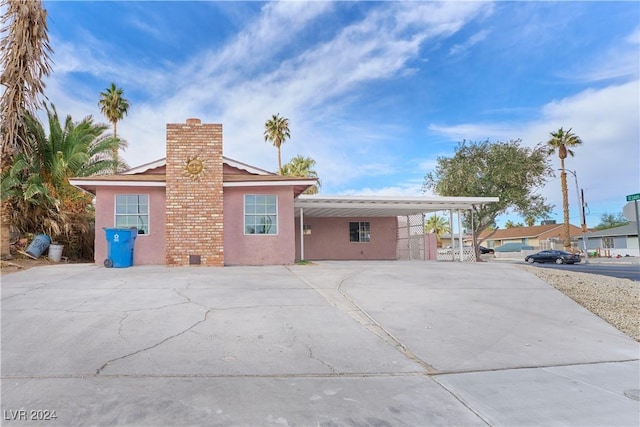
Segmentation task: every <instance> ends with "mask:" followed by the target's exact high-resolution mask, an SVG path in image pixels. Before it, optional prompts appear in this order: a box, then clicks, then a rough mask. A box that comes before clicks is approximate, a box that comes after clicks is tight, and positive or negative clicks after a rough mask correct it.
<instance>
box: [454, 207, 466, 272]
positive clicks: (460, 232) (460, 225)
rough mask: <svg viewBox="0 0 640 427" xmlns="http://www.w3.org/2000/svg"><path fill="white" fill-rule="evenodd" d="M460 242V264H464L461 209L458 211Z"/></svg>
mask: <svg viewBox="0 0 640 427" xmlns="http://www.w3.org/2000/svg"><path fill="white" fill-rule="evenodd" d="M456 212H458V242H459V243H460V246H459V247H460V262H464V251H463V247H462V214H461V213H460V209H458V210H457V211H456Z"/></svg>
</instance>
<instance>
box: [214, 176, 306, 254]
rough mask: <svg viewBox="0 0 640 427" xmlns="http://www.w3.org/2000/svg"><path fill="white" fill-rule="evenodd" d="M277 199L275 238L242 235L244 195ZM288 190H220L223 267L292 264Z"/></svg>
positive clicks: (229, 188)
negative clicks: (222, 194)
mask: <svg viewBox="0 0 640 427" xmlns="http://www.w3.org/2000/svg"><path fill="white" fill-rule="evenodd" d="M245 194H275V195H276V196H277V197H278V234H276V235H265V234H247V235H245V234H244V195H245ZM293 213H294V211H293V188H292V187H269V188H267V187H242V188H239V187H226V188H224V263H225V265H278V264H291V263H293V262H294V261H295V247H294V218H293Z"/></svg>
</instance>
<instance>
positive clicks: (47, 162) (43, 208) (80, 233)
mask: <svg viewBox="0 0 640 427" xmlns="http://www.w3.org/2000/svg"><path fill="white" fill-rule="evenodd" d="M45 107H46V112H47V118H48V121H49V123H48V124H49V126H48V132H47V131H45V126H43V124H42V123H40V121H39V120H38V119H37V118H36V117H34V116H32V115H31V114H30V113H26V116H25V123H26V130H27V142H28V146H27V149H26V150H23V151H21V152H17V153H16V154H14V156H13V159H12V164H11V166H10V167H8V168H6V169H5V170H4V171H3V173H2V180H1V187H0V188H1V190H2V191H1V194H2V201H3V203H4V204H5V206H6V211H7V214H8V216H9V218H8V220H9V221H10V223H11V225H12V226H13V227H14V228H15V229H16V230H17V231H19V232H20V233H34V234H35V233H45V234H47V235H49V236H50V237H51V238H52V239H55V240H57V241H59V242H61V243H63V244H64V245H65V246H66V247H67V249H66V251H67V254H68V256H72V257H74V258H81V259H82V258H88V259H91V258H90V257H92V255H90V254H89V253H88V252H89V251H90V250H92V249H91V248H92V247H93V237H92V236H93V229H92V224H91V223H92V221H93V215H92V205H91V200H92V197H91V195H89V194H88V193H85V192H83V191H81V190H79V189H77V188H75V187H73V186H72V185H71V184H69V178H70V177H73V176H91V175H95V174H100V173H104V172H105V171H110V170H112V168H113V164H114V159H113V158H112V153H113V148H114V147H117V145H118V143H119V140H118V139H116V138H113V137H111V136H110V135H109V134H107V133H106V130H107V129H108V126H107V125H103V124H96V123H94V122H93V119H92V118H91V116H88V117H86V118H84V119H83V120H81V121H79V122H74V121H73V119H72V118H71V116H67V117H66V118H65V119H64V121H61V120H60V117H59V116H58V113H57V111H56V109H55V107H54V106H51V107H50V108H49V107H47V106H45Z"/></svg>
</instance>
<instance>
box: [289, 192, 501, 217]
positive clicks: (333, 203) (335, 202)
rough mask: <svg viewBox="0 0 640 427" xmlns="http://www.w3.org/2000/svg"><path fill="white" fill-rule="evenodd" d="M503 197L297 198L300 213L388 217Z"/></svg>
mask: <svg viewBox="0 0 640 427" xmlns="http://www.w3.org/2000/svg"><path fill="white" fill-rule="evenodd" d="M497 201H499V198H498V197H388V196H329V197H324V196H319V195H301V196H299V197H298V198H297V199H296V200H295V201H294V206H295V207H296V208H298V209H296V216H299V215H300V209H299V208H302V209H303V215H304V216H305V217H358V216H359V217H364V216H370V217H388V216H407V215H415V214H420V213H428V212H437V211H443V210H468V209H471V208H472V207H473V206H474V205H484V204H487V203H495V202H497Z"/></svg>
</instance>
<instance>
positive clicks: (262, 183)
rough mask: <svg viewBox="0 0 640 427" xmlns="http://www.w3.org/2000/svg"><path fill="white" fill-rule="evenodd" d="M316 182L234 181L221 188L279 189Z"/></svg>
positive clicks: (314, 181)
mask: <svg viewBox="0 0 640 427" xmlns="http://www.w3.org/2000/svg"><path fill="white" fill-rule="evenodd" d="M315 183H316V180H312V181H311V180H310V181H238V182H236V181H234V182H224V183H222V186H223V187H281V186H283V185H314V184H315Z"/></svg>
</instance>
